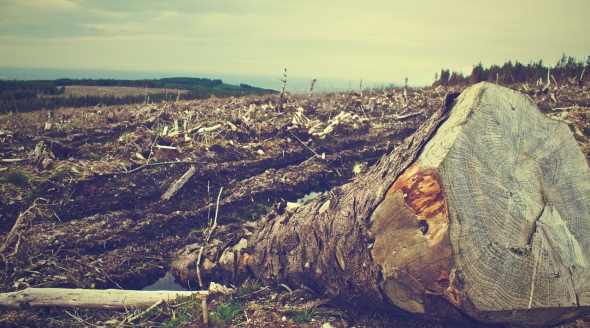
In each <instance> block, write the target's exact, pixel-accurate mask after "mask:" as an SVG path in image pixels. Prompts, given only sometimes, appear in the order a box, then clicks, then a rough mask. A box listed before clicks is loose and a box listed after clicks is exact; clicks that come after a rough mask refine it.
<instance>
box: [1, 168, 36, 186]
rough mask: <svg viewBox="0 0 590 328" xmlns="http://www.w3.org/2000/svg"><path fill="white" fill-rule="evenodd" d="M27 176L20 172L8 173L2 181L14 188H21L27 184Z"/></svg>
mask: <svg viewBox="0 0 590 328" xmlns="http://www.w3.org/2000/svg"><path fill="white" fill-rule="evenodd" d="M29 179H30V178H29V176H28V175H26V174H24V173H22V172H21V171H10V172H8V174H6V176H5V177H4V179H2V181H3V182H7V183H12V184H13V185H15V186H16V187H19V188H22V187H24V186H26V185H27V184H28V183H29Z"/></svg>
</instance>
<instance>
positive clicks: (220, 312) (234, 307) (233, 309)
mask: <svg viewBox="0 0 590 328" xmlns="http://www.w3.org/2000/svg"><path fill="white" fill-rule="evenodd" d="M243 309H244V306H243V305H242V304H241V303H239V302H236V301H235V300H230V301H228V302H224V303H221V304H219V306H218V307H217V308H216V309H215V311H213V312H211V321H213V322H215V323H216V324H220V325H221V324H228V323H230V322H231V321H232V320H234V319H235V318H236V317H237V316H238V315H239V314H240V313H242V310H243Z"/></svg>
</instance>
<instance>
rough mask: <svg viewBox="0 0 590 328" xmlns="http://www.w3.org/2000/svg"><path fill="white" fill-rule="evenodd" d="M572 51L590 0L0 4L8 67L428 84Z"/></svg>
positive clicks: (588, 40) (588, 32)
mask: <svg viewBox="0 0 590 328" xmlns="http://www.w3.org/2000/svg"><path fill="white" fill-rule="evenodd" d="M564 52H565V53H566V54H567V55H571V56H575V57H577V58H578V59H585V58H586V57H587V56H588V55H590V1H589V0H560V1H539V0H494V1H490V0H486V1H483V0H481V1H477V0H475V1H474V0H469V1H467V0H466V1H463V0H444V1H426V0H404V1H398V0H378V1H370V0H367V1H359V0H355V1H348V0H333V1H332V0H327V1H326V0H315V1H305V0H297V1H278V0H247V1H245V0H241V1H234V0H227V1H222V0H221V1H218V0H208V1H205V0H168V1H162V0H0V66H7V67H44V68H73V69H105V70H131V71H154V72H167V73H170V74H169V75H185V76H186V75H188V76H213V77H214V76H215V74H223V75H228V74H235V75H276V76H277V77H279V76H280V75H281V74H282V71H283V68H285V67H286V68H288V72H289V74H292V75H293V76H299V77H306V78H312V77H316V78H318V79H320V78H333V79H343V80H352V81H358V80H360V79H361V78H363V80H364V81H369V82H368V83H372V82H373V83H377V82H380V83H389V82H391V83H394V82H396V83H403V79H404V78H405V77H409V79H410V82H411V83H412V82H413V83H412V84H414V85H424V84H430V83H432V81H433V76H434V73H435V72H440V70H441V68H450V69H451V70H458V71H462V72H463V73H465V74H469V73H470V72H471V68H472V67H473V65H474V64H477V63H478V62H479V61H481V62H482V63H483V64H484V65H485V66H489V65H491V64H502V63H504V62H505V61H507V60H512V61H515V60H518V61H521V62H523V63H528V62H529V61H531V60H533V61H538V60H539V59H543V60H544V62H545V63H547V64H551V65H554V64H555V62H556V61H557V60H558V59H559V58H560V57H561V54H562V53H564ZM355 83H358V82H355Z"/></svg>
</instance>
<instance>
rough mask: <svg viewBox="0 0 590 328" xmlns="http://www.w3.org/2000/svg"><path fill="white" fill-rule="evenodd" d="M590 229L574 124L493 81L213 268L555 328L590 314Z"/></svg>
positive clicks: (430, 311)
mask: <svg viewBox="0 0 590 328" xmlns="http://www.w3.org/2000/svg"><path fill="white" fill-rule="evenodd" d="M589 228H590V169H589V167H588V163H587V162H586V159H585V157H584V155H583V154H582V153H581V151H580V149H579V147H578V145H577V143H576V141H575V140H574V138H573V136H572V133H571V131H570V130H569V129H568V127H567V125H565V124H563V123H560V122H556V121H555V120H550V119H548V118H547V117H545V116H544V115H543V114H541V113H540V112H539V111H538V109H537V108H536V106H535V104H534V102H533V101H532V100H531V99H530V98H529V97H528V96H526V95H523V94H520V93H518V92H516V91H512V90H509V89H507V88H503V87H500V86H497V85H494V84H490V83H485V82H484V83H480V84H477V85H474V86H472V87H470V88H467V89H466V90H465V91H464V92H463V93H462V94H461V95H460V96H459V97H458V98H457V99H456V100H454V99H453V98H448V99H447V104H446V105H445V108H442V109H441V110H440V111H438V112H437V113H435V115H434V116H433V117H431V118H430V119H429V120H428V121H427V122H425V124H424V125H423V126H422V127H421V128H420V129H419V130H418V131H417V132H416V133H415V134H414V135H412V136H411V137H409V138H407V139H406V140H405V141H404V142H403V143H402V144H401V145H400V146H399V147H398V148H397V149H396V150H395V151H394V152H393V153H392V154H390V155H389V156H386V157H384V158H382V159H381V160H380V161H379V162H378V163H377V164H375V165H374V166H372V167H371V168H370V169H369V171H368V172H367V173H366V174H363V175H359V176H357V177H356V178H355V179H354V181H352V182H351V183H349V184H346V185H344V186H342V187H337V188H334V189H333V190H331V191H330V192H329V193H328V194H327V195H324V196H320V197H318V198H316V199H313V200H312V201H309V202H307V203H305V204H304V205H302V206H300V207H297V208H295V209H287V210H283V209H282V208H281V207H280V206H279V207H278V210H277V211H275V212H273V213H270V214H269V215H267V217H266V218H264V219H262V220H261V222H259V223H258V227H257V228H256V230H255V231H254V232H253V233H252V234H251V235H249V236H244V239H243V240H241V241H240V243H238V244H236V243H234V244H233V245H230V246H231V247H229V248H228V247H226V246H223V247H221V248H220V247H219V246H216V247H218V249H217V251H214V252H213V251H211V252H205V254H209V255H207V256H206V257H207V261H202V262H201V263H207V265H208V266H207V268H202V269H205V271H214V270H215V269H222V270H224V271H226V272H227V271H231V275H232V277H233V279H235V278H236V277H237V276H239V275H240V274H243V272H245V271H247V272H248V273H249V274H251V275H254V276H255V277H257V278H259V279H261V280H262V281H263V282H264V283H266V284H269V285H272V284H278V283H284V284H287V285H289V286H291V287H292V288H296V287H300V286H302V285H303V286H305V287H307V288H308V289H312V290H315V291H316V292H317V293H318V294H324V295H328V296H331V297H332V298H333V299H335V300H343V301H346V302H348V303H351V304H357V305H363V306H371V307H380V308H401V309H404V310H406V311H409V312H412V313H420V314H424V315H429V316H437V317H441V316H442V317H451V318H454V319H458V320H461V318H462V314H467V315H468V316H470V317H473V318H475V319H476V320H478V321H481V322H488V323H507V324H525V325H549V324H554V323H558V322H562V321H567V320H571V319H574V318H577V317H580V316H582V315H586V314H588V313H590V279H589V277H590V269H589V268H588V263H589V250H590V236H589V235H588V233H587V232H588V231H589ZM193 248H194V247H193ZM188 249H190V247H189V248H187V250H184V251H182V252H179V256H178V259H177V260H176V261H174V262H173V268H175V269H176V270H177V271H182V272H184V273H183V274H181V276H182V275H184V276H183V277H184V279H189V278H190V274H187V272H188V271H187V269H186V268H188V267H190V265H189V264H187V263H189V262H192V263H194V254H193V255H192V256H193V260H190V261H187V260H186V259H187V257H186V256H187V255H189V253H190V251H189V250H188ZM193 253H194V252H193ZM183 259H185V260H183ZM216 264H219V265H216ZM193 268H194V264H193ZM193 271H194V269H193ZM392 305H393V306H392Z"/></svg>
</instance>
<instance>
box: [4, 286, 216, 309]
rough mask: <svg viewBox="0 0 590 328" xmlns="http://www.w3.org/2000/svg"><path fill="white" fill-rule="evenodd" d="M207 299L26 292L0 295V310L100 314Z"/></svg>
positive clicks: (159, 293) (78, 291)
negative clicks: (49, 308) (97, 311)
mask: <svg viewBox="0 0 590 328" xmlns="http://www.w3.org/2000/svg"><path fill="white" fill-rule="evenodd" d="M207 295H209V292H208V291H151V290H150V291H144V290H121V289H104V290H98V289H68V288H27V289H23V290H19V291H17V292H12V293H2V294H0V308H3V309H11V310H18V309H25V308H30V307H42V306H61V307H79V308H86V309H103V310H126V309H145V308H148V307H150V306H152V305H153V304H154V303H156V302H158V301H160V300H165V301H170V300H174V299H176V298H177V297H181V296H183V297H186V296H195V297H196V298H197V299H199V300H202V299H206V298H207Z"/></svg>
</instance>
